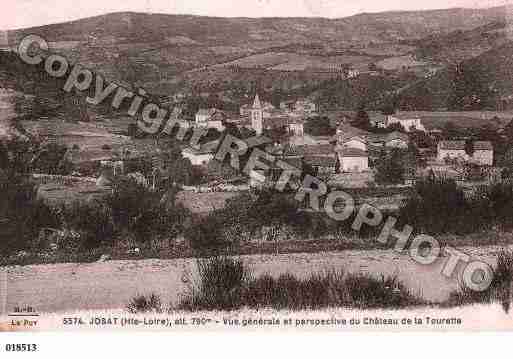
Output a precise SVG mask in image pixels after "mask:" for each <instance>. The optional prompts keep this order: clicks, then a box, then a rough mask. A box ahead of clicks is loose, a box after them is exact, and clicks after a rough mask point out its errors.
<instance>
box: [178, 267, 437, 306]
mask: <svg viewBox="0 0 513 359" xmlns="http://www.w3.org/2000/svg"><path fill="white" fill-rule="evenodd" d="M199 274H200V279H201V284H200V286H199V287H198V288H195V289H193V290H192V292H191V293H190V295H188V296H187V297H185V298H184V299H183V300H182V301H181V302H180V303H179V305H178V308H179V309H184V310H190V311H195V310H236V309H240V308H242V307H245V306H247V307H250V308H254V309H259V308H273V309H278V310H279V309H290V310H303V309H322V308H328V307H357V308H402V307H407V306H415V305H423V304H427V303H426V302H425V301H423V300H422V299H420V298H417V297H416V296H414V295H412V294H411V293H410V292H409V291H408V290H406V288H405V287H404V285H403V284H402V283H401V282H399V281H398V280H397V279H396V278H384V277H382V278H380V279H375V278H373V277H370V276H364V275H347V276H345V275H344V273H343V272H342V271H329V272H324V273H320V274H312V275H311V276H310V277H308V278H306V279H298V278H296V277H295V276H294V275H292V274H284V275H281V276H280V277H279V278H278V279H275V278H273V277H271V276H270V275H263V276H261V277H259V278H253V277H252V275H251V273H250V272H249V271H248V269H247V268H245V267H244V265H243V264H242V262H241V261H240V260H234V259H230V258H218V257H216V258H211V259H207V260H204V261H202V262H200V265H199Z"/></svg>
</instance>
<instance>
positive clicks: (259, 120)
mask: <svg viewBox="0 0 513 359" xmlns="http://www.w3.org/2000/svg"><path fill="white" fill-rule="evenodd" d="M263 121H264V111H263V109H262V104H261V103H260V97H258V93H257V94H256V96H255V101H254V102H253V107H252V108H251V127H252V128H253V129H254V130H255V131H256V134H257V135H258V136H260V135H261V134H262V132H263Z"/></svg>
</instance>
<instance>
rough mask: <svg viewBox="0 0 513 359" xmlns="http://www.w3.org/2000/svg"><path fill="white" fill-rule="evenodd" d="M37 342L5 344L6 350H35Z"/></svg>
mask: <svg viewBox="0 0 513 359" xmlns="http://www.w3.org/2000/svg"><path fill="white" fill-rule="evenodd" d="M37 349H38V347H37V344H6V345H5V351H6V352H35V351H37Z"/></svg>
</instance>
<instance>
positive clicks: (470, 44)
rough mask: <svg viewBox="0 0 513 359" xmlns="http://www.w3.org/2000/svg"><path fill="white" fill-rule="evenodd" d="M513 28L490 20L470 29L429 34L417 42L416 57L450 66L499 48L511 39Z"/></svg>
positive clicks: (510, 25) (504, 22)
mask: <svg viewBox="0 0 513 359" xmlns="http://www.w3.org/2000/svg"><path fill="white" fill-rule="evenodd" d="M512 26H513V25H512V24H510V23H508V22H506V21H502V20H501V21H494V22H491V23H489V24H486V25H483V26H478V27H476V28H474V29H471V30H456V31H453V32H451V33H449V34H436V35H430V36H428V37H426V38H424V39H422V40H420V41H418V48H417V50H416V51H415V53H416V55H417V57H418V58H421V59H428V60H432V61H436V62H443V63H449V64H451V63H452V64H454V63H458V62H461V61H464V60H467V59H470V58H473V57H477V56H479V55H481V54H483V53H484V52H486V51H489V50H491V49H493V48H495V47H499V46H501V45H503V44H505V43H507V42H508V41H510V39H511V31H512V30H513V27H512Z"/></svg>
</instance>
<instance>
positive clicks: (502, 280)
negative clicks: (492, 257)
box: [445, 250, 513, 313]
mask: <svg viewBox="0 0 513 359" xmlns="http://www.w3.org/2000/svg"><path fill="white" fill-rule="evenodd" d="M512 282H513V252H511V251H505V250H503V251H501V252H500V253H499V255H498V257H497V266H496V267H495V269H494V271H493V280H492V283H491V284H490V286H489V287H488V289H486V290H484V291H482V292H477V291H473V290H471V289H469V288H468V287H466V286H465V285H463V284H462V285H460V289H459V290H457V291H455V292H453V293H451V294H450V296H449V300H448V301H447V303H445V305H447V306H463V305H469V304H489V303H494V302H500V303H502V306H503V308H504V311H505V312H506V313H508V312H509V310H510V306H511V295H512V293H511V284H512Z"/></svg>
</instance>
